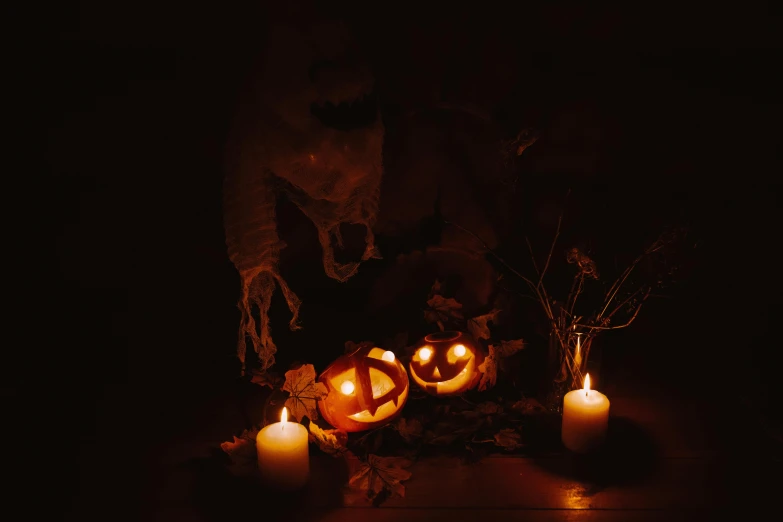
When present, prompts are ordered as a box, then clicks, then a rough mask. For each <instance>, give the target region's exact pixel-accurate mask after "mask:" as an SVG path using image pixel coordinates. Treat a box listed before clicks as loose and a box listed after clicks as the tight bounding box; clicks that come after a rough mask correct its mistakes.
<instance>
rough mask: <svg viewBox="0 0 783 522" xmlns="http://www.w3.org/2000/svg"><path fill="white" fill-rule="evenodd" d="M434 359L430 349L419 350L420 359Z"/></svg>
mask: <svg viewBox="0 0 783 522" xmlns="http://www.w3.org/2000/svg"><path fill="white" fill-rule="evenodd" d="M430 357H432V350H431V349H430V348H422V349H421V350H419V359H421V360H422V361H429V360H430Z"/></svg>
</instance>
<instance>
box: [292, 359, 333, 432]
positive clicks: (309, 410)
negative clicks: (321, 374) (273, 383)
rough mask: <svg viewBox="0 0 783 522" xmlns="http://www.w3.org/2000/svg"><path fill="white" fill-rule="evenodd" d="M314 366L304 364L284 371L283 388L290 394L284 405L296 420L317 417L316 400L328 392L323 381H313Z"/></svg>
mask: <svg viewBox="0 0 783 522" xmlns="http://www.w3.org/2000/svg"><path fill="white" fill-rule="evenodd" d="M315 377H316V375H315V367H314V366H313V365H312V364H305V365H303V366H300V367H299V368H297V369H294V370H288V371H287V372H285V384H283V390H284V391H287V392H288V393H289V394H290V397H289V398H288V400H287V401H285V406H286V407H287V408H288V411H289V412H290V413H291V416H292V417H293V418H294V419H296V420H297V421H300V420H302V418H303V417H305V416H307V417H309V418H310V419H311V420H312V419H317V418H318V409H317V408H316V402H317V401H320V400H321V399H323V398H324V397H326V396H327V394H328V393H329V392H328V390H327V389H326V386H324V384H323V383H320V382H315Z"/></svg>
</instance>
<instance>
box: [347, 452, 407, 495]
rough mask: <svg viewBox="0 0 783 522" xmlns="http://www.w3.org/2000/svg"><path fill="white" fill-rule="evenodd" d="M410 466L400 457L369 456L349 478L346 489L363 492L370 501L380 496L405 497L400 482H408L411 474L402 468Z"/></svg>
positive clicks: (403, 487) (403, 488)
mask: <svg viewBox="0 0 783 522" xmlns="http://www.w3.org/2000/svg"><path fill="white" fill-rule="evenodd" d="M411 464H412V462H411V461H410V460H408V459H405V458H402V457H379V456H378V455H372V454H370V455H368V456H367V461H366V462H364V463H363V465H362V466H361V467H360V468H359V470H358V471H357V472H356V473H354V474H353V475H352V476H351V478H350V480H349V481H348V487H349V488H351V489H353V490H359V491H362V492H364V493H365V494H366V496H367V498H368V499H371V500H372V499H374V498H375V497H377V496H379V495H381V494H390V495H396V496H398V497H405V486H403V485H402V481H404V480H408V479H409V478H410V477H411V472H410V471H408V470H406V469H404V468H407V467H409V466H410V465H411Z"/></svg>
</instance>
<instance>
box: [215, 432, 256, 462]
mask: <svg viewBox="0 0 783 522" xmlns="http://www.w3.org/2000/svg"><path fill="white" fill-rule="evenodd" d="M256 435H258V430H257V429H253V430H245V431H243V432H242V434H241V435H240V436H239V437H237V436H236V435H235V436H234V440H232V441H230V442H222V443H221V444H220V449H222V450H223V451H224V452H225V453H226V455H228V457H229V458H230V459H231V462H233V463H234V464H236V465H239V466H245V465H248V464H252V463H256V462H258V456H257V454H256Z"/></svg>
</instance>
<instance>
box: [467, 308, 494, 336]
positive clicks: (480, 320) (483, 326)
mask: <svg viewBox="0 0 783 522" xmlns="http://www.w3.org/2000/svg"><path fill="white" fill-rule="evenodd" d="M499 313H500V310H492V311H491V312H489V313H488V314H484V315H480V316H478V317H474V318H473V319H470V320H469V321H468V331H469V332H470V334H471V335H472V336H473V338H475V339H477V340H478V339H489V336H490V332H489V326H487V323H488V322H490V321H492V322H493V323H494V322H496V321H497V317H498V314H499Z"/></svg>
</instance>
